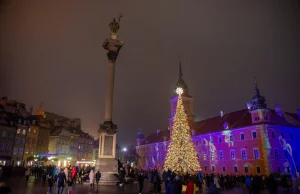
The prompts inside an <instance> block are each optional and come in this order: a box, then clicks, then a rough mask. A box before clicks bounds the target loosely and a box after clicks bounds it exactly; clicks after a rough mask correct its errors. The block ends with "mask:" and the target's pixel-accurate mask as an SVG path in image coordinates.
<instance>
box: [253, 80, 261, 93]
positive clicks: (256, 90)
mask: <svg viewBox="0 0 300 194" xmlns="http://www.w3.org/2000/svg"><path fill="white" fill-rule="evenodd" d="M253 78H254V85H255V94H256V95H257V96H259V95H260V94H259V89H258V86H257V81H256V77H253Z"/></svg>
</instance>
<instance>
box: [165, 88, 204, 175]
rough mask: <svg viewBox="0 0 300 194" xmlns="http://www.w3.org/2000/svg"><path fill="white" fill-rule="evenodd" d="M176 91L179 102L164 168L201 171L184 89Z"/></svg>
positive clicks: (183, 171)
mask: <svg viewBox="0 0 300 194" xmlns="http://www.w3.org/2000/svg"><path fill="white" fill-rule="evenodd" d="M176 93H177V94H178V102H177V107H176V113H175V117H174V123H173V129H172V134H171V142H170V145H169V147H168V153H167V157H166V160H165V164H164V168H165V169H166V170H167V169H172V171H175V172H177V173H179V174H186V173H190V174H194V173H196V172H198V171H201V167H200V164H199V161H198V158H197V154H196V150H195V147H194V144H193V142H192V139H191V135H190V128H189V125H188V122H187V116H186V114H185V111H184V107H183V103H182V98H181V95H182V94H183V89H182V88H177V89H176Z"/></svg>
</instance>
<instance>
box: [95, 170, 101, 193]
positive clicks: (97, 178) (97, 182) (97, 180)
mask: <svg viewBox="0 0 300 194" xmlns="http://www.w3.org/2000/svg"><path fill="white" fill-rule="evenodd" d="M100 178H101V173H100V170H99V169H98V171H97V172H96V184H97V189H98V186H99V181H100Z"/></svg>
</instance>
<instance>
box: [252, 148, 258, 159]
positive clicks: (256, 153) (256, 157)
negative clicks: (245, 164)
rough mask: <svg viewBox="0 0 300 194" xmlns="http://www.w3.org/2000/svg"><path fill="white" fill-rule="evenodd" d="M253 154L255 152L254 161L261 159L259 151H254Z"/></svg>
mask: <svg viewBox="0 0 300 194" xmlns="http://www.w3.org/2000/svg"><path fill="white" fill-rule="evenodd" d="M253 152H254V159H255V160H257V159H259V151H258V149H254V150H253Z"/></svg>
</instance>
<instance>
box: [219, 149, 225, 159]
mask: <svg viewBox="0 0 300 194" xmlns="http://www.w3.org/2000/svg"><path fill="white" fill-rule="evenodd" d="M223 159H224V156H223V151H219V160H223Z"/></svg>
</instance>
